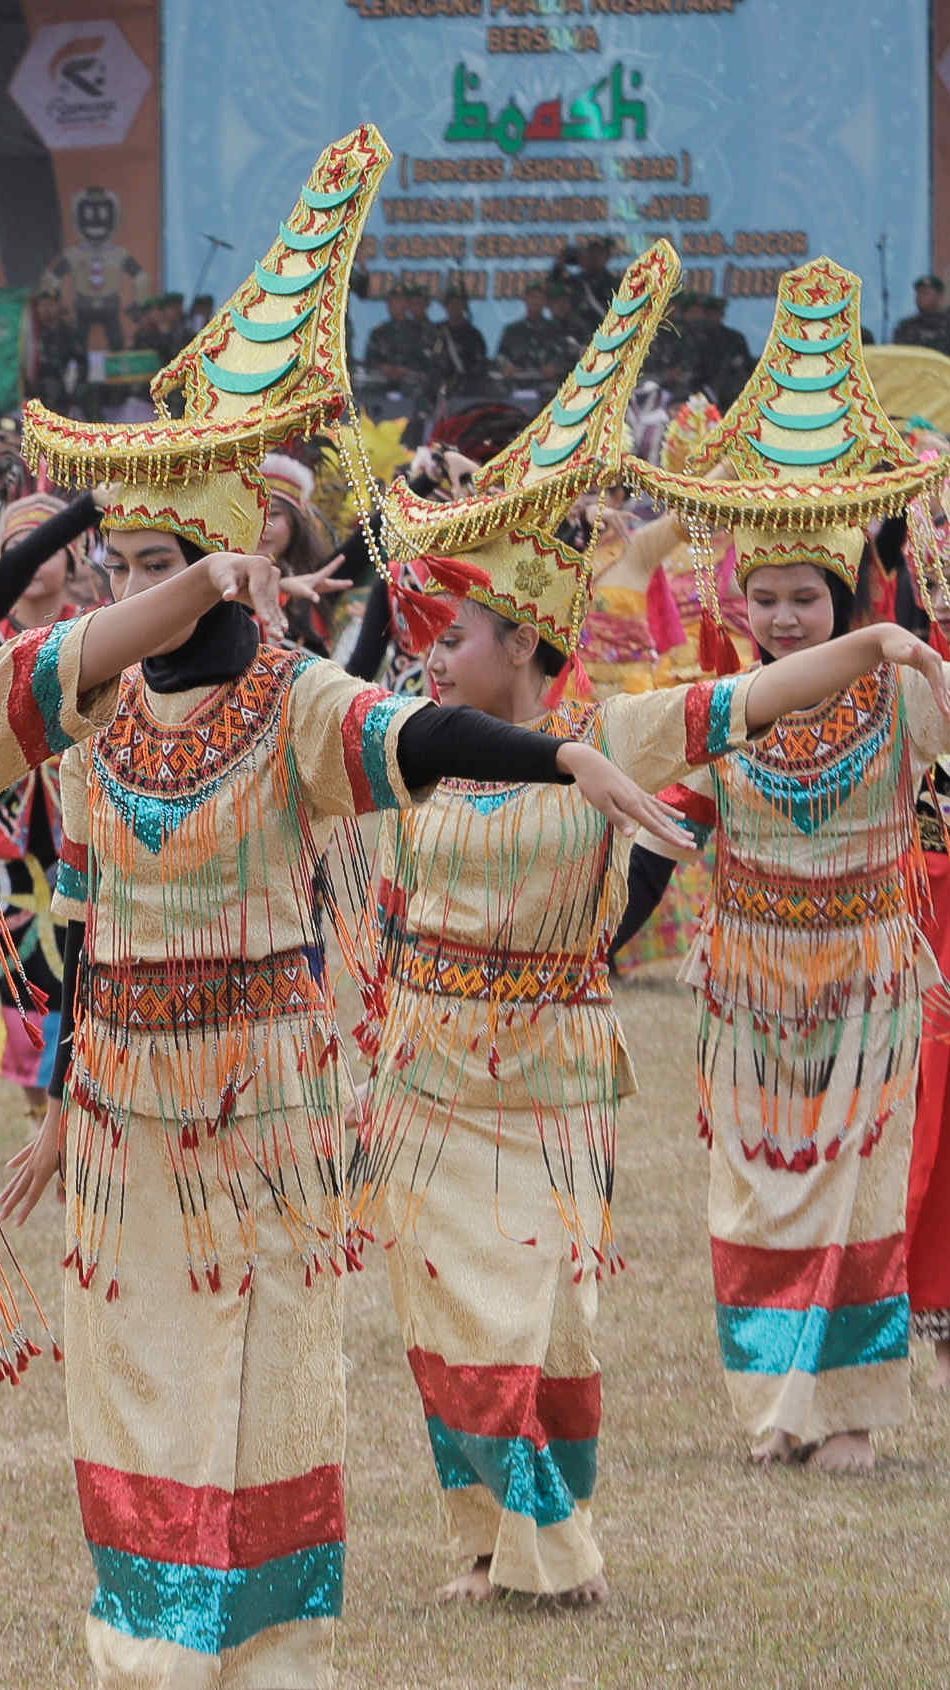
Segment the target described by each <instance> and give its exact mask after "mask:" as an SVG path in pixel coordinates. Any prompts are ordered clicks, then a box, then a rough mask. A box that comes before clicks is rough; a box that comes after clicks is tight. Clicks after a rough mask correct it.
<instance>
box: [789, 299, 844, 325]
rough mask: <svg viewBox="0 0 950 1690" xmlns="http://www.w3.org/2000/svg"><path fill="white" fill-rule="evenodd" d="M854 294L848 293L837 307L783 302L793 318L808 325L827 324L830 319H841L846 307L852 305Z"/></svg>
mask: <svg viewBox="0 0 950 1690" xmlns="http://www.w3.org/2000/svg"><path fill="white" fill-rule="evenodd" d="M853 298H854V294H853V293H846V294H845V296H844V298H843V299H839V300H838V303H837V305H794V304H793V303H792V301H791V300H790V299H786V300H784V301H783V303H784V305H785V309H786V311H790V312H791V314H792V316H793V317H800V318H802V319H803V321H804V322H806V323H827V322H828V320H829V318H830V317H840V316H841V313H842V311H843V310H844V309H845V306H847V305H850V304H851V301H852V299H853Z"/></svg>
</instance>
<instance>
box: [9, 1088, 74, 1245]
mask: <svg viewBox="0 0 950 1690" xmlns="http://www.w3.org/2000/svg"><path fill="white" fill-rule="evenodd" d="M62 1113H63V1108H62V1104H61V1103H60V1101H59V1098H58V1097H51V1098H50V1100H49V1102H48V1104H47V1106H46V1114H45V1115H44V1117H43V1122H42V1125H41V1127H40V1130H39V1132H38V1133H37V1135H36V1137H35V1138H33V1139H31V1140H30V1142H29V1144H24V1146H23V1148H22V1149H21V1150H18V1151H17V1152H16V1155H15V1156H11V1157H10V1160H9V1162H8V1163H7V1167H8V1168H12V1169H13V1170H14V1172H13V1176H12V1178H11V1179H10V1180H9V1181H8V1182H7V1184H6V1186H5V1188H4V1190H3V1191H2V1192H0V1221H6V1220H9V1219H10V1216H11V1215H14V1214H15V1215H16V1220H17V1226H22V1225H23V1222H24V1221H25V1220H26V1218H27V1216H28V1215H29V1214H30V1213H31V1212H32V1210H33V1209H34V1208H35V1207H36V1204H37V1203H38V1201H39V1199H40V1198H41V1197H42V1195H43V1192H44V1191H45V1190H46V1187H47V1186H48V1184H49V1182H50V1180H51V1179H52V1178H53V1175H54V1174H55V1173H57V1171H58V1169H59V1132H60V1122H61V1119H62Z"/></svg>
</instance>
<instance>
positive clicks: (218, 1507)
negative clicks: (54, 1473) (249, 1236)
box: [65, 1104, 345, 1690]
mask: <svg viewBox="0 0 950 1690" xmlns="http://www.w3.org/2000/svg"><path fill="white" fill-rule="evenodd" d="M67 1119H68V1137H67V1155H68V1162H67V1187H69V1185H70V1170H75V1169H76V1167H77V1144H78V1143H79V1142H80V1140H81V1139H82V1138H83V1137H85V1136H87V1130H88V1128H89V1125H90V1123H89V1120H88V1117H87V1116H86V1115H85V1113H84V1111H83V1110H82V1109H80V1108H79V1107H78V1106H76V1105H75V1104H74V1105H73V1106H71V1107H70V1108H69V1111H68V1117H67ZM242 1127H243V1129H244V1130H245V1131H247V1130H248V1128H249V1127H250V1131H251V1132H253V1123H252V1122H251V1123H249V1122H248V1121H247V1120H246V1119H245V1120H244V1121H243V1122H242ZM94 1130H96V1131H98V1130H99V1129H98V1128H96V1129H94ZM125 1134H126V1139H127V1144H128V1178H127V1181H126V1189H125V1198H124V1205H125V1213H124V1228H123V1230H124V1239H123V1245H122V1256H121V1285H120V1292H119V1295H118V1297H113V1299H112V1300H107V1283H106V1278H107V1276H106V1274H105V1273H103V1274H102V1277H99V1275H98V1273H97V1274H96V1275H94V1276H93V1278H92V1281H91V1283H90V1284H89V1286H88V1289H84V1288H83V1287H82V1286H81V1285H80V1283H79V1281H78V1278H77V1275H76V1274H75V1273H69V1274H68V1275H67V1285H66V1343H65V1352H66V1382H67V1398H68V1409H69V1423H70V1433H71V1440H72V1448H73V1454H74V1457H75V1462H76V1474H77V1482H78V1488H79V1497H80V1506H81V1510H82V1515H83V1524H84V1529H85V1533H86V1537H87V1540H88V1542H89V1547H90V1551H91V1553H92V1557H93V1561H94V1564H95V1569H96V1573H97V1577H98V1589H97V1591H96V1595H95V1599H94V1602H93V1606H92V1610H91V1613H90V1616H89V1619H88V1622H87V1636H88V1643H89V1648H90V1652H91V1655H92V1660H93V1663H94V1666H95V1670H96V1674H97V1680H98V1684H99V1685H100V1686H101V1687H103V1690H132V1687H135V1690H159V1687H168V1690H206V1687H207V1690H210V1687H211V1686H215V1687H216V1690H273V1687H274V1686H277V1685H279V1686H280V1687H281V1690H295V1687H296V1690H314V1687H319V1686H324V1685H329V1684H330V1683H331V1682H332V1668H331V1660H330V1655H331V1644H332V1631H333V1627H332V1623H331V1622H332V1617H333V1616H334V1615H335V1614H337V1613H338V1612H339V1609H340V1604H341V1600H342V1581H343V1559H344V1538H345V1529H344V1508H343V1469H342V1461H343V1443H344V1429H345V1409H344V1379H343V1365H342V1347H341V1346H342V1285H343V1281H342V1279H340V1278H337V1276H336V1275H335V1274H333V1273H331V1272H328V1271H325V1272H323V1273H320V1274H319V1275H317V1276H316V1277H315V1278H314V1279H313V1282H312V1284H311V1286H310V1287H309V1288H308V1287H307V1286H306V1285H305V1280H304V1268H303V1265H302V1263H301V1260H300V1257H299V1255H298V1253H297V1252H296V1251H295V1250H294V1249H293V1248H292V1246H291V1242H290V1239H289V1237H288V1233H287V1231H286V1229H285V1227H284V1226H283V1225H282V1223H281V1221H280V1219H279V1217H278V1215H277V1213H276V1208H275V1204H274V1200H273V1198H272V1196H271V1195H270V1193H269V1192H268V1191H267V1189H266V1186H265V1184H264V1182H262V1181H258V1182H257V1183H256V1185H255V1186H254V1187H253V1188H249V1191H248V1195H249V1198H250V1202H251V1205H252V1209H253V1219H254V1222H255V1225H256V1233H257V1239H256V1244H257V1260H256V1264H255V1270H254V1275H253V1279H252V1282H251V1284H250V1285H249V1286H247V1287H246V1288H245V1290H244V1292H243V1294H242V1293H241V1290H240V1286H241V1284H242V1282H243V1280H244V1278H245V1275H246V1268H247V1263H246V1259H245V1253H244V1249H243V1247H242V1245H241V1243H240V1240H239V1237H238V1234H237V1231H236V1228H235V1226H234V1204H233V1200H232V1197H231V1195H230V1193H229V1192H228V1190H227V1189H226V1188H225V1186H224V1185H223V1184H222V1183H221V1182H220V1180H219V1179H218V1178H216V1177H215V1175H214V1174H213V1172H212V1173H210V1174H208V1173H206V1174H205V1179H204V1185H205V1192H206V1197H207V1202H208V1205H209V1213H210V1218H211V1220H212V1223H213V1226H214V1232H215V1234H216V1237H217V1240H218V1267H219V1270H220V1289H219V1290H217V1291H216V1292H214V1291H212V1290H211V1289H210V1288H209V1285H208V1284H207V1283H204V1282H203V1281H202V1282H199V1289H198V1290H197V1291H195V1290H193V1289H192V1286H191V1284H190V1282H189V1275H188V1271H187V1267H186V1263H185V1256H184V1249H183V1240H182V1221H181V1213H180V1205H179V1191H178V1188H177V1186H176V1180H175V1177H174V1174H173V1170H172V1166H171V1162H170V1158H169V1155H168V1151H167V1146H166V1142H165V1131H164V1128H163V1125H162V1123H161V1122H160V1121H158V1120H156V1119H149V1118H147V1117H144V1116H142V1115H133V1116H132V1118H131V1120H130V1121H129V1122H128V1125H127V1127H126V1128H125ZM287 1136H288V1142H290V1141H293V1142H295V1143H296V1144H297V1145H299V1146H301V1147H303V1146H304V1145H306V1144H307V1143H308V1141H309V1128H308V1121H307V1115H306V1113H305V1111H303V1110H301V1109H297V1110H291V1111H290V1113H289V1115H288V1117H287ZM204 1155H205V1157H206V1165H207V1164H208V1163H210V1166H211V1168H212V1169H213V1166H214V1163H213V1157H207V1153H206V1152H204ZM74 1177H75V1173H74ZM75 1227H76V1223H75V1195H74V1193H73V1194H71V1199H70V1206H69V1210H68V1214H67V1228H68V1234H69V1237H70V1239H72V1238H73V1237H74V1235H75ZM86 1266H87V1268H88V1263H87V1264H86Z"/></svg>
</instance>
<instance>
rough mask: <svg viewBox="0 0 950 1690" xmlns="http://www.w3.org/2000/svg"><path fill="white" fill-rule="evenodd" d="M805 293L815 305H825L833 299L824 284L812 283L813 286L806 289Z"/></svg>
mask: <svg viewBox="0 0 950 1690" xmlns="http://www.w3.org/2000/svg"><path fill="white" fill-rule="evenodd" d="M805 292H806V294H807V295H808V298H809V299H810V300H811V302H812V304H813V305H824V303H825V301H826V300H828V299H830V298H831V295H830V293H829V291H828V288H827V287H826V285H825V283H824V282H818V281H816V282H812V284H811V286H810V287H807V288H806V289H805Z"/></svg>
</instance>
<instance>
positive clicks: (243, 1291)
mask: <svg viewBox="0 0 950 1690" xmlns="http://www.w3.org/2000/svg"><path fill="white" fill-rule="evenodd" d="M307 1271H308V1272H309V1271H310V1270H309V1269H308V1270H307ZM253 1278H254V1269H253V1267H252V1266H251V1263H250V1262H248V1264H247V1267H246V1268H245V1269H244V1278H243V1279H242V1280H241V1283H240V1285H239V1286H238V1296H239V1297H246V1296H247V1293H248V1292H249V1290H250V1289H251V1280H252V1279H253ZM307 1283H308V1284H309V1280H308V1282H307Z"/></svg>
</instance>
